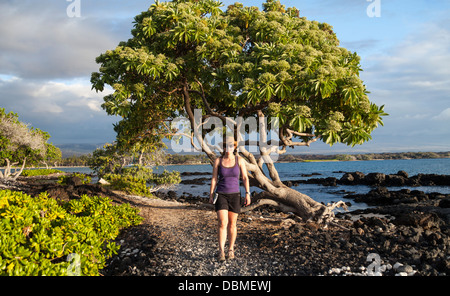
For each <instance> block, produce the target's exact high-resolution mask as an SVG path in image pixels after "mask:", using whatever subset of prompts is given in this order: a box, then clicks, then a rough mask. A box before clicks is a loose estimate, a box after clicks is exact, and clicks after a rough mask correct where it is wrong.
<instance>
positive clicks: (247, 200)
mask: <svg viewBox="0 0 450 296" xmlns="http://www.w3.org/2000/svg"><path fill="white" fill-rule="evenodd" d="M251 203H252V199H251V197H250V194H248V193H247V194H245V203H244V206H246V207H248V206H249V205H250V204H251Z"/></svg>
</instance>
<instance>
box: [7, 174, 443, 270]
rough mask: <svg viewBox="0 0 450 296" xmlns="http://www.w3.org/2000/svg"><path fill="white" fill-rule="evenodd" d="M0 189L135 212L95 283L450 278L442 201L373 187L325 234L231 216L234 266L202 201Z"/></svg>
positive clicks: (46, 186)
mask: <svg viewBox="0 0 450 296" xmlns="http://www.w3.org/2000/svg"><path fill="white" fill-rule="evenodd" d="M369 175H370V174H369ZM369 175H367V176H369ZM405 178H406V177H405ZM365 179H366V176H365V177H364V180H365ZM385 179H386V178H385ZM408 179H410V178H408ZM421 179H422V178H421ZM424 180H425V179H424ZM364 182H366V181H364ZM433 182H435V181H433ZM381 184H383V183H381ZM7 186H10V187H16V189H17V190H23V191H26V192H27V193H30V194H32V195H36V194H38V192H40V191H47V192H49V195H50V196H51V197H54V198H63V199H71V198H77V196H79V195H80V194H92V195H104V196H110V197H111V198H112V199H113V201H114V202H117V203H122V202H129V203H130V204H131V205H133V206H135V207H138V208H140V210H141V215H142V216H143V217H144V222H143V223H142V224H141V225H139V226H136V227H131V228H128V229H125V230H124V231H122V233H121V234H120V235H119V237H118V238H117V239H116V242H117V243H118V244H120V245H121V249H120V251H119V254H117V255H115V256H113V257H112V258H110V259H109V260H108V264H107V266H106V268H104V270H103V271H102V274H103V275H105V276H117V275H137V276H167V275H171V276H172V275H173V276H199V275H201V276H205V275H206V276H211V275H213V276H216V275H217V276H218V275H242V276H268V275H276V276H297V275H309V276H318V275H353V276H358V275H386V276H395V275H400V276H406V275H409V276H413V275H414V276H445V275H450V227H449V225H450V224H449V223H450V219H449V218H450V207H449V204H450V195H448V194H440V193H424V192H421V191H418V190H407V189H402V190H397V191H391V190H389V189H387V188H385V187H376V188H374V189H373V190H372V191H370V192H369V193H367V194H363V195H347V196H346V198H351V199H353V200H355V201H362V202H366V203H367V204H369V205H371V207H370V208H368V209H365V210H358V211H353V212H348V213H347V212H344V213H338V214H337V218H338V220H337V224H338V225H339V226H334V225H330V226H329V227H328V228H326V229H324V228H323V227H321V226H319V225H317V224H315V223H314V222H305V221H301V220H300V219H299V218H297V217H295V216H294V215H292V214H286V213H282V212H279V211H278V210H275V209H273V208H270V207H268V206H264V207H261V208H258V209H256V210H253V211H251V212H247V213H244V214H241V215H239V219H238V240H237V245H236V252H235V253H236V259H235V260H228V261H226V262H225V263H219V262H217V260H216V258H215V255H216V250H217V242H216V223H217V222H216V217H215V213H214V211H213V210H212V209H211V207H210V205H208V204H206V199H205V198H204V197H195V196H183V197H182V198H181V197H178V196H177V195H176V194H174V192H172V193H170V192H169V193H160V194H159V195H158V197H159V199H148V198H143V197H136V196H128V195H124V194H122V193H119V192H112V191H110V190H107V189H105V188H103V187H102V186H100V185H97V184H91V185H82V184H78V183H76V182H69V185H59V184H54V183H51V182H47V183H42V182H40V183H35V182H34V181H29V182H27V181H21V182H17V183H16V184H9V185H7Z"/></svg>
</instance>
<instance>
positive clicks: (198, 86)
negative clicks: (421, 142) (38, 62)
mask: <svg viewBox="0 0 450 296" xmlns="http://www.w3.org/2000/svg"><path fill="white" fill-rule="evenodd" d="M263 6H264V10H259V9H258V8H257V7H244V6H243V5H242V4H240V3H235V4H233V5H230V6H229V7H228V9H227V10H226V11H225V12H224V11H222V10H221V9H220V7H221V3H220V2H218V1H213V0H198V1H194V0H178V1H171V2H159V1H156V3H155V4H153V5H151V7H150V8H149V9H148V10H147V11H144V12H142V13H141V14H140V15H138V16H136V17H135V22H134V29H133V30H132V35H133V37H132V38H131V39H129V40H128V41H126V42H121V43H120V44H119V46H118V47H116V48H115V49H114V50H108V51H107V52H106V53H104V54H102V55H100V56H99V57H98V58H97V62H98V63H100V64H101V66H100V69H99V72H96V73H93V74H92V78H91V81H92V85H93V88H94V89H96V90H97V91H102V90H103V89H104V86H105V84H108V85H110V86H112V87H113V89H114V93H113V94H111V95H109V96H106V97H105V103H104V104H103V108H104V109H105V110H106V111H107V112H108V113H109V114H114V115H121V116H122V117H123V120H122V121H121V122H120V123H119V124H118V125H116V127H115V129H116V131H117V132H118V135H119V139H121V140H123V141H122V143H126V144H131V143H137V142H139V143H148V144H159V143H161V139H162V137H164V136H170V135H171V133H172V131H171V130H170V127H169V126H168V125H167V122H168V121H169V120H170V119H171V118H174V117H176V116H188V115H189V114H187V113H188V112H189V110H186V108H185V107H186V104H185V103H186V102H185V100H184V99H185V98H184V96H183V91H184V90H186V91H188V92H189V93H190V97H191V102H190V103H191V105H192V106H195V107H196V108H202V109H203V110H204V113H208V111H209V113H210V114H212V115H221V116H232V117H235V116H236V115H237V114H238V115H239V116H243V117H248V116H255V114H256V111H258V110H262V111H263V112H264V113H265V115H266V116H276V117H278V118H279V119H280V125H281V133H280V139H281V140H282V144H283V146H294V145H303V144H304V143H307V142H308V141H311V140H314V139H320V140H323V141H324V142H326V143H328V144H330V145H333V144H335V143H338V142H343V143H345V144H348V145H356V144H362V143H363V142H365V141H367V140H369V139H370V133H371V132H372V131H373V130H374V129H375V128H376V127H377V126H378V124H380V123H382V121H381V116H383V115H386V114H385V113H384V111H383V106H381V107H378V106H377V105H375V104H373V103H371V102H370V101H369V99H368V91H367V90H366V87H365V85H364V84H363V81H362V80H361V79H360V77H359V72H360V71H361V67H360V57H359V56H358V55H357V54H356V53H352V52H350V51H348V50H347V49H345V48H342V47H340V46H339V41H338V39H337V37H336V34H335V33H334V32H333V28H332V27H331V26H330V25H328V24H326V23H319V22H317V21H310V20H307V19H306V18H305V17H300V16H299V10H298V9H296V8H287V9H286V8H285V6H284V5H281V4H280V2H279V1H271V0H269V1H267V2H266V3H264V4H263ZM296 138H297V139H299V140H300V141H299V142H300V143H303V144H300V143H299V142H296V141H294V139H296Z"/></svg>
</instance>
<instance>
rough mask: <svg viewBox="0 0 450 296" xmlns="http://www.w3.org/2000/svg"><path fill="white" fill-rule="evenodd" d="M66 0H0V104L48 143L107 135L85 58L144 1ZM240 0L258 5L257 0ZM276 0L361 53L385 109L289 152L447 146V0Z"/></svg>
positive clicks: (111, 42)
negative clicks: (360, 133)
mask: <svg viewBox="0 0 450 296" xmlns="http://www.w3.org/2000/svg"><path fill="white" fill-rule="evenodd" d="M74 1H75V0H72V1H66V0H40V1H31V0H3V1H1V2H0V37H1V40H2V41H1V42H0V107H3V108H6V110H7V111H14V112H17V113H18V114H19V116H20V119H21V120H22V121H24V122H27V123H30V124H31V125H33V126H34V127H38V128H40V129H42V130H45V131H48V132H49V133H50V134H51V135H52V138H51V140H50V141H52V142H53V143H55V144H66V143H94V144H97V143H105V142H111V141H113V140H114V138H115V133H114V131H113V126H112V124H113V123H114V122H116V121H117V120H118V119H117V118H114V117H111V116H107V115H106V113H105V111H103V110H102V109H101V107H100V105H101V104H102V102H103V99H102V98H103V96H104V95H106V93H103V94H101V93H100V94H97V93H95V92H94V91H91V85H90V83H89V79H90V74H91V72H94V71H97V70H98V65H97V64H96V63H95V58H96V57H97V56H98V55H99V54H101V53H103V52H104V51H106V50H108V49H112V48H115V47H116V46H117V44H118V43H119V42H120V41H123V40H127V39H128V38H129V37H130V30H131V28H132V21H133V18H134V16H135V15H137V14H139V13H140V12H141V11H143V10H146V9H147V8H148V7H149V6H150V5H151V4H152V3H153V1H152V0H150V1H149V0H145V1H144V0H138V1H119V0H79V3H80V14H81V17H73V18H71V17H69V16H68V15H67V7H68V6H69V5H71V4H72V3H75V2H74ZM222 2H223V3H224V5H225V7H226V6H227V5H229V4H232V3H234V2H235V1H222ZM240 2H242V3H243V4H244V5H246V6H258V7H260V8H261V3H262V2H263V1H260V0H258V1H257V0H252V1H240ZM282 3H283V4H284V5H286V6H287V7H291V6H295V7H297V8H298V9H299V10H300V14H301V16H306V17H307V18H308V19H310V20H317V21H319V22H326V23H329V24H330V25H332V26H333V28H334V30H335V32H336V34H337V36H338V38H339V40H340V41H341V46H343V47H345V48H347V49H349V50H351V51H356V52H357V53H358V54H359V55H360V56H361V58H362V60H361V64H362V68H363V69H364V72H362V73H361V78H362V79H363V80H364V82H365V84H366V86H367V88H368V90H369V91H370V92H371V94H370V99H371V101H373V102H375V103H377V104H378V105H386V108H385V110H386V111H387V112H388V113H389V114H390V116H389V117H387V118H386V119H385V126H384V127H380V128H378V129H377V130H375V131H374V133H373V134H372V136H373V140H372V141H370V142H368V143H365V144H364V145H362V146H356V147H355V148H350V147H347V146H345V145H335V146H333V147H332V148H329V147H328V146H327V145H325V144H323V143H314V144H313V145H312V146H311V147H310V148H301V149H297V150H296V151H297V152H301V153H342V152H347V153H350V152H355V153H356V152H357V153H363V152H390V151H392V152H395V151H448V150H450V129H449V126H450V17H449V15H450V1H448V0H432V1H431V0H427V1H426V0H373V1H367V0H294V1H292V0H291V1H282ZM371 5H372V6H371ZM369 6H371V7H369ZM373 7H375V8H374V10H371V9H369V14H368V8H373ZM370 12H376V13H377V14H378V13H379V16H373V17H370V16H369V15H370Z"/></svg>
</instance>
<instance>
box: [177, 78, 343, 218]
mask: <svg viewBox="0 0 450 296" xmlns="http://www.w3.org/2000/svg"><path fill="white" fill-rule="evenodd" d="M182 91H183V97H184V103H185V111H186V113H187V115H188V117H189V121H190V123H191V131H192V136H191V144H192V145H193V146H194V148H195V149H196V150H198V151H202V152H204V153H206V155H207V156H208V158H209V159H210V162H211V164H213V163H214V161H215V159H216V158H217V157H218V156H217V155H216V154H215V152H214V146H212V145H210V144H209V143H207V140H206V137H205V135H203V133H202V125H203V119H205V118H207V117H208V116H217V113H216V112H212V111H211V110H210V108H207V113H208V114H207V115H206V116H202V114H201V113H200V114H199V116H197V117H196V116H195V115H196V114H195V111H194V110H193V109H192V106H191V98H190V95H189V87H188V84H187V82H185V84H184V85H183V88H182ZM202 98H203V101H204V102H205V105H207V104H206V98H205V97H204V96H202ZM257 115H258V118H259V120H260V121H259V142H258V146H259V148H260V155H261V156H260V158H259V159H258V160H257V159H256V158H255V156H254V155H253V154H252V153H250V152H249V151H247V150H246V149H245V147H243V146H242V145H241V146H239V148H238V151H239V154H240V155H241V156H242V157H243V158H244V159H245V161H246V167H247V171H248V176H249V179H250V185H251V186H257V187H259V188H261V189H263V190H264V192H262V193H260V194H257V195H256V197H255V198H254V199H253V201H252V202H253V205H250V206H249V207H246V208H243V211H248V210H252V209H254V208H256V207H258V206H261V205H263V204H270V205H274V206H278V207H279V208H281V210H283V211H286V212H292V213H294V214H295V215H297V216H299V217H301V218H302V219H304V220H311V219H312V220H314V221H317V222H318V223H324V224H328V223H329V222H331V221H332V220H333V217H334V213H333V212H332V210H333V209H334V208H336V207H343V208H345V209H346V205H345V203H344V202H337V203H334V204H332V205H330V204H328V205H326V206H325V205H323V204H321V203H319V202H317V201H315V200H313V199H312V198H310V197H309V196H307V195H305V194H303V193H300V192H298V191H296V190H294V189H292V188H289V187H287V186H286V185H284V184H283V183H282V182H281V180H280V178H279V175H278V172H277V170H276V169H275V165H274V163H273V161H272V159H271V157H270V155H271V153H281V152H280V151H279V149H277V148H278V146H275V145H271V146H270V148H269V147H268V146H267V144H268V141H267V126H266V122H265V120H264V114H263V112H262V111H261V110H258V111H257ZM222 117H223V116H222ZM223 118H224V117H223ZM223 118H221V119H223ZM242 124H243V122H242V121H239V122H238V123H237V126H235V127H234V128H235V134H237V138H235V139H236V140H237V141H238V143H243V142H244V143H245V141H244V139H243V135H241V134H240V132H237V133H236V131H240V130H241V125H242ZM194 139H196V140H197V141H198V143H199V144H200V147H197V146H196V145H195V144H194ZM264 164H266V166H267V168H268V170H269V177H270V179H269V177H267V176H266V175H265V174H264V171H263V165H264Z"/></svg>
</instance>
